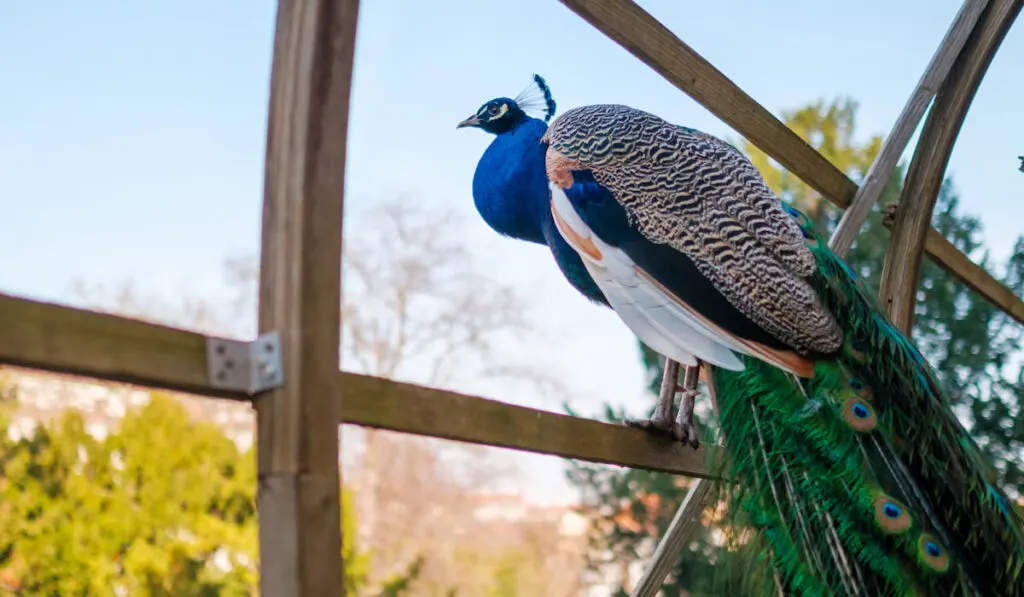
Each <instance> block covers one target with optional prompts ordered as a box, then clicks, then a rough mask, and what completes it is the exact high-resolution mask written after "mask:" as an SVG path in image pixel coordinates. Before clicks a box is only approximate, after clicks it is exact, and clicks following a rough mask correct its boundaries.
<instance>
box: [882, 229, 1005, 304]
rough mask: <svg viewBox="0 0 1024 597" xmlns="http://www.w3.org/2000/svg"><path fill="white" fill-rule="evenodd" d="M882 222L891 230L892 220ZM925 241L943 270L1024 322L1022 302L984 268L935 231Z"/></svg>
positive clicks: (927, 235)
mask: <svg viewBox="0 0 1024 597" xmlns="http://www.w3.org/2000/svg"><path fill="white" fill-rule="evenodd" d="M883 222H885V226H886V228H888V229H889V230H890V231H891V230H892V223H891V222H889V221H886V220H883ZM924 242H925V246H926V247H930V249H929V252H930V253H931V255H932V258H933V259H934V260H935V261H936V262H937V263H938V264H939V265H941V266H942V267H943V268H944V269H945V270H946V271H948V272H949V273H951V274H952V275H953V276H954V277H955V278H956V279H957V280H960V282H962V283H963V284H964V285H965V286H967V287H968V288H970V289H971V290H973V291H975V292H977V293H978V294H979V295H981V296H985V297H988V299H989V300H990V301H992V303H993V304H995V306H997V307H999V308H1000V309H1002V310H1003V312H1005V313H1006V314H1007V315H1009V316H1010V317H1012V318H1013V319H1014V320H1015V321H1017V323H1020V324H1024V302H1021V300H1020V298H1018V297H1017V295H1015V294H1014V293H1013V291H1011V290H1010V289H1009V288H1007V287H1006V286H1004V285H1003V284H1002V283H1000V282H999V281H998V280H996V279H995V278H993V277H992V274H990V273H988V272H987V271H985V269H984V268H983V267H981V266H980V265H978V264H977V263H974V262H973V261H971V260H970V259H969V258H968V257H967V256H966V255H964V254H963V252H962V251H960V250H959V249H957V248H956V247H955V246H953V243H951V242H949V241H948V240H946V238H945V237H943V236H942V235H941V234H939V233H938V232H936V231H935V230H933V229H932V230H928V233H927V234H926V235H925V241H924Z"/></svg>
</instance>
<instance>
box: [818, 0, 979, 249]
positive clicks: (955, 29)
mask: <svg viewBox="0 0 1024 597" xmlns="http://www.w3.org/2000/svg"><path fill="white" fill-rule="evenodd" d="M988 2H989V0H967V1H966V2H964V5H963V6H962V7H961V8H960V12H958V13H957V15H956V18H955V19H953V23H952V24H951V25H950V26H949V29H948V30H947V31H946V36H945V37H944V38H943V40H942V43H941V44H939V48H938V49H937V50H936V51H935V54H934V55H933V56H932V59H931V62H929V63H928V67H927V68H926V69H925V71H924V74H923V75H921V80H920V81H918V83H917V87H916V88H915V89H914V91H913V92H912V93H911V94H910V98H909V99H908V100H907V103H906V105H905V106H904V107H903V111H902V112H901V113H900V115H899V117H898V118H897V119H896V124H894V125H893V127H892V131H891V132H890V133H889V135H888V136H887V137H886V138H885V142H884V143H883V144H882V149H881V150H879V152H878V155H877V156H876V157H875V161H874V163H872V164H871V168H869V169H868V173H867V174H866V175H865V176H864V180H863V182H861V186H860V188H859V189H857V193H856V194H855V195H854V197H853V202H852V203H851V204H850V206H849V207H848V208H847V210H846V211H845V212H843V217H842V218H841V219H840V220H839V225H838V226H836V230H835V232H833V233H832V238H830V239H829V241H828V246H829V248H831V249H832V251H834V252H835V253H836V254H837V255H839V256H840V257H846V255H847V253H849V252H850V247H852V246H853V241H854V240H856V238H857V235H858V234H859V233H860V230H861V228H862V227H863V226H864V222H866V221H867V219H868V215H869V214H870V213H871V209H872V208H873V207H874V206H875V204H876V203H878V199H879V198H880V197H881V196H882V191H883V190H884V189H885V185H886V183H887V182H889V178H891V177H892V173H893V171H894V170H895V169H896V166H897V164H898V163H899V159H900V156H901V155H902V154H903V150H904V149H906V147H907V143H909V142H910V137H911V136H913V134H914V131H915V130H916V129H917V125H918V123H919V122H921V117H922V116H924V112H925V110H926V109H927V108H928V104H930V103H931V101H932V98H933V97H935V94H936V93H937V92H938V90H939V85H941V84H942V82H943V81H944V80H945V79H946V75H947V74H948V73H949V70H950V68H952V66H953V61H954V60H956V57H957V56H959V55H960V51H961V49H962V48H963V47H964V44H965V43H967V38H968V36H969V35H970V34H971V31H973V30H974V26H975V24H976V23H977V22H978V18H979V17H980V16H981V13H982V11H983V10H984V9H985V7H986V6H988Z"/></svg>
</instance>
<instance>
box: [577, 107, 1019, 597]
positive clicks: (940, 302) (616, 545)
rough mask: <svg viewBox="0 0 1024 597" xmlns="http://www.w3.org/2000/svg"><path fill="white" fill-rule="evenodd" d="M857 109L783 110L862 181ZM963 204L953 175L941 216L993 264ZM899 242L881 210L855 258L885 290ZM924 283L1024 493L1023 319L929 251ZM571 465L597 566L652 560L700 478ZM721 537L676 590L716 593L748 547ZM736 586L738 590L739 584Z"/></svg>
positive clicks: (828, 220) (700, 549)
mask: <svg viewBox="0 0 1024 597" xmlns="http://www.w3.org/2000/svg"><path fill="white" fill-rule="evenodd" d="M856 108H857V105H856V103H855V102H853V101H851V100H840V101H835V102H832V103H830V104H826V103H824V102H817V103H814V104H811V105H809V106H806V107H803V108H801V109H799V110H796V111H791V112H786V113H784V114H783V120H784V121H785V122H786V124H787V126H789V127H790V128H792V129H793V130H794V131H795V132H797V134H799V135H800V136H801V137H802V138H804V139H805V140H806V141H808V143H810V145H811V146H812V147H814V148H815V149H817V150H818V151H819V152H821V153H822V154H823V155H824V156H825V157H826V158H828V159H829V160H830V161H831V162H832V163H833V164H834V165H835V166H836V167H837V168H839V169H840V170H842V171H843V172H845V173H846V174H847V175H848V176H850V177H851V178H853V179H854V180H860V179H862V178H863V176H864V174H865V173H866V172H867V169H868V167H870V164H871V163H872V161H873V160H874V158H875V155H876V154H877V152H878V150H879V148H880V145H881V139H880V138H878V137H874V138H871V139H869V140H868V141H867V142H866V143H858V142H857V141H856V140H855V138H854V135H855V124H856V118H855V117H856ZM735 144H736V145H737V147H740V148H741V149H742V150H743V151H744V152H745V153H746V154H747V155H748V156H749V157H750V158H751V160H752V161H753V163H754V164H755V165H756V166H757V167H758V169H759V170H760V171H761V172H762V174H763V175H764V178H765V180H766V182H767V183H768V185H769V186H770V187H771V188H772V190H773V191H774V192H775V193H776V194H777V195H778V196H779V197H781V198H782V199H783V200H784V201H788V202H791V203H793V204H794V205H796V206H797V207H799V208H800V209H801V210H803V211H805V212H806V213H808V215H810V216H811V217H812V218H813V220H814V221H815V223H816V225H817V226H818V227H819V230H820V231H822V232H824V233H825V234H826V235H827V234H829V233H831V231H832V230H834V228H835V226H836V224H837V223H838V219H839V215H840V212H839V210H837V209H836V208H834V206H832V205H831V204H830V203H828V202H827V201H825V200H824V199H823V198H822V197H821V196H820V195H819V194H818V193H817V192H816V191H814V190H813V189H811V188H810V187H809V186H807V185H806V184H805V183H804V182H802V181H800V180H799V179H797V178H796V177H795V176H793V175H792V174H791V173H789V172H787V171H785V170H784V169H782V168H780V167H779V166H778V165H777V164H776V163H774V162H773V161H772V160H770V159H769V158H768V156H767V155H766V154H764V152H762V151H760V150H758V149H757V148H756V147H754V146H752V145H751V144H750V143H749V142H746V141H743V142H739V143H735ZM902 180H903V171H902V168H901V169H899V170H898V171H897V172H895V173H894V175H893V177H892V178H891V180H890V181H889V183H888V185H887V186H886V188H885V191H884V193H883V195H882V197H881V199H880V201H879V203H880V204H881V205H886V204H890V203H895V202H897V201H898V200H899V196H900V190H901V185H902ZM959 204H960V199H959V196H958V195H957V193H956V190H955V188H954V186H953V184H952V182H951V181H950V180H948V179H947V180H946V181H945V184H944V185H943V187H942V188H941V192H940V195H939V201H938V203H937V205H936V208H935V214H934V217H933V225H934V226H935V228H936V229H937V230H938V231H939V232H940V233H941V234H942V235H943V236H944V237H945V238H947V239H948V240H949V241H950V242H952V243H953V244H954V245H955V246H956V247H957V248H958V249H960V250H961V251H963V252H964V253H965V254H966V255H968V256H969V257H970V258H971V259H972V260H974V261H975V262H976V263H978V264H979V265H981V266H982V267H984V268H985V269H987V270H989V271H990V272H992V271H993V269H994V267H993V263H992V260H991V259H990V257H989V255H988V253H987V251H985V250H984V249H983V244H982V237H981V235H982V227H981V224H980V222H979V221H978V220H977V219H976V218H973V217H971V216H967V215H963V214H962V213H961V210H960V206H959ZM888 244H889V233H888V231H887V230H886V228H885V226H884V225H883V221H882V214H881V211H880V210H878V209H876V210H874V211H873V212H872V214H871V216H870V217H869V219H868V221H867V223H866V224H865V226H864V228H863V229H862V230H861V233H860V235H859V236H858V239H857V242H856V243H855V245H854V247H853V249H852V250H851V252H850V255H849V256H848V259H847V261H848V262H849V263H850V265H851V266H852V267H853V268H854V270H855V271H857V273H858V274H859V275H860V276H861V277H862V278H864V279H865V280H866V281H867V282H868V284H869V285H870V286H871V288H872V289H873V290H874V291H875V292H877V291H878V286H879V283H880V279H881V272H882V264H883V261H884V258H885V251H886V249H887V248H888ZM996 277H997V278H999V277H1000V276H996ZM1001 278H1002V281H1003V283H1004V284H1006V285H1007V286H1008V287H1009V288H1010V289H1011V290H1012V291H1014V292H1015V293H1016V294H1018V295H1020V294H1021V293H1022V291H1024V239H1021V240H1018V242H1017V244H1016V246H1015V248H1014V252H1013V255H1012V256H1011V257H1010V259H1009V261H1008V263H1007V265H1006V267H1005V268H1004V272H1003V274H1002V276H1001ZM919 288H920V291H919V293H918V306H917V310H916V316H915V321H914V326H913V339H914V341H915V342H916V343H917V345H918V346H919V347H920V348H921V351H922V352H923V354H924V355H925V356H926V357H927V358H928V359H929V361H930V362H931V363H932V365H933V366H935V367H936V369H937V370H938V372H939V374H940V377H941V379H942V381H943V383H945V384H946V386H947V388H948V389H949V390H950V395H951V396H952V398H953V401H954V403H955V404H956V406H957V409H958V414H959V415H960V417H961V420H963V421H964V423H965V424H966V425H968V428H970V429H971V430H972V432H973V434H974V435H975V437H976V439H977V440H978V442H979V443H980V444H981V446H982V447H983V449H984V450H985V452H986V454H988V455H989V456H990V457H991V458H992V459H993V462H995V463H996V465H997V467H998V470H999V471H1000V476H1001V479H1000V481H1001V482H1002V483H1003V484H1004V486H1005V487H1006V488H1007V489H1008V490H1009V491H1010V492H1011V494H1014V495H1017V496H1019V495H1021V493H1024V418H1021V417H1020V416H1019V413H1021V412H1024V410H1022V409H1024V374H1022V372H1021V370H1020V368H1019V367H1018V366H1016V365H1015V364H1014V363H1012V362H1011V361H1012V358H1013V357H1014V355H1015V351H1016V349H1017V347H1018V346H1019V344H1020V340H1021V338H1022V330H1021V326H1019V325H1017V324H1016V323H1015V322H1014V321H1012V320H1011V319H1010V318H1009V317H1008V316H1007V315H1005V314H1003V313H1002V312H1000V311H999V309H998V308H996V307H995V306H993V305H992V304H991V303H989V302H988V301H986V300H985V299H984V298H982V297H980V296H979V295H977V294H975V293H974V292H972V291H970V290H969V289H967V288H966V287H965V286H963V285H962V284H961V283H960V282H959V281H958V280H956V279H955V278H954V277H953V276H952V275H950V274H948V273H947V272H945V271H944V270H942V269H941V268H940V267H939V266H937V265H936V264H934V263H932V262H931V261H929V260H925V262H924V265H923V268H922V275H921V283H920V287H919ZM640 353H641V359H642V361H643V363H644V366H645V368H646V369H647V372H648V378H649V380H650V392H651V396H652V399H653V397H654V396H656V395H657V391H658V387H659V385H660V383H661V370H662V366H663V362H662V361H661V360H660V357H659V356H658V355H656V354H655V353H654V352H652V351H651V350H650V349H649V348H647V347H646V346H644V345H643V344H640ZM698 400H701V399H700V398H698ZM705 412H706V411H705ZM624 417H625V412H624V410H623V409H615V408H613V407H611V406H610V405H606V406H605V412H604V417H603V418H604V419H605V420H607V421H611V422H619V421H621V420H622V419H623V418H624ZM703 419H705V422H706V423H708V424H711V423H712V421H710V420H706V417H704V418H703ZM567 474H568V478H569V480H570V482H571V483H572V484H573V485H575V486H577V487H578V488H579V489H580V492H581V496H582V498H583V499H582V502H583V504H584V505H583V512H584V513H585V514H586V515H587V516H588V517H589V518H590V520H591V523H592V525H591V532H590V536H589V541H590V558H589V565H590V566H591V567H592V568H595V569H608V567H609V564H610V563H612V562H614V563H615V565H616V566H617V567H619V568H622V567H624V566H625V565H627V564H628V563H629V562H632V561H636V560H637V559H639V558H647V557H649V555H650V553H651V551H652V550H653V548H654V546H655V545H656V543H657V540H658V539H659V538H660V537H661V536H662V535H663V534H664V532H665V530H666V529H667V528H668V525H669V523H670V521H671V520H672V517H673V516H674V514H675V512H676V510H677V509H678V507H679V505H680V504H681V502H682V500H683V497H684V496H685V495H686V491H687V489H688V488H689V484H690V483H689V480H687V479H685V478H681V477H676V476H673V475H668V474H664V473H651V472H647V471H640V470H632V469H612V468H610V467H605V466H600V465H591V464H588V463H578V462H570V464H569V470H568V473H567ZM708 514H709V513H705V516H706V517H707V516H708ZM710 537H711V535H709V534H707V533H705V535H704V536H701V537H697V538H696V540H695V541H693V542H692V543H691V544H690V546H689V549H688V550H685V551H684V553H683V557H682V558H681V559H680V561H679V562H678V563H677V566H676V568H675V569H674V570H673V572H672V573H671V574H670V576H669V578H668V579H667V580H666V585H665V587H664V589H663V595H664V596H665V597H682V596H683V595H689V596H691V597H698V596H702V595H710V594H711V593H710V592H709V591H710V589H709V587H710V586H711V582H710V581H711V580H712V579H713V577H714V571H715V562H716V561H717V560H718V559H719V558H724V557H744V555H749V554H742V553H740V554H736V553H728V552H725V551H724V550H721V549H720V548H719V547H718V546H717V542H716V541H710V540H709V539H710ZM633 580H634V581H635V579H633ZM621 591H622V593H621V594H622V595H626V594H628V593H627V592H626V591H625V589H622V590H621ZM730 594H731V595H738V594H740V591H739V590H737V591H736V592H730Z"/></svg>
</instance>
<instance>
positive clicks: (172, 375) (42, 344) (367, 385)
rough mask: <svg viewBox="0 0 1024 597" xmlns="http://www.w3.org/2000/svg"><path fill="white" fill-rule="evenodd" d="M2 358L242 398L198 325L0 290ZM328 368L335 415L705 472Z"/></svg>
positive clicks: (606, 434)
mask: <svg viewBox="0 0 1024 597" xmlns="http://www.w3.org/2000/svg"><path fill="white" fill-rule="evenodd" d="M0 363H3V364H8V365H17V366H21V367H28V368H32V369H38V370H42V371H50V372H53V373H66V374H72V375H81V376H87V377H91V378H95V379H100V380H106V381H113V382H125V383H131V384H135V385H140V386H145V387H151V388H157V389H167V390H174V391H185V392H189V393H192V394H197V395H205V396H219V397H223V398H231V399H235V400H240V401H248V400H249V397H248V396H246V395H245V394H242V393H226V392H222V391H219V390H215V389H214V388H212V387H211V385H210V383H209V381H208V378H207V373H206V349H205V338H204V337H203V336H202V335H201V334H197V333H195V332H189V331H185V330H180V329H176V328H170V327H166V326H161V325H154V324H151V323H145V322H141V321H136V320H133V319H128V318H124V317H118V316H115V315H105V314H100V313H95V312H93V311H88V310H84V309H74V308H71V307H64V306H59V305H53V304H48V303H41V302H36V301H31V300H27V299H20V298H14V297H10V296H5V295H2V294H0ZM336 370H337V366H335V371H336ZM335 374H336V375H337V376H338V377H339V381H336V382H335V386H336V387H337V386H341V387H344V400H342V399H341V397H340V393H339V392H337V390H335V394H334V399H335V400H336V406H335V414H336V415H338V417H339V418H338V419H337V422H339V423H350V424H354V425H362V426H365V427H375V428H379V429H390V430H393V431H401V432H404V433H414V434H418V435H428V436H436V437H442V438H446V439H451V440H456V441H463V442H469V443H474V444H482V445H490V446H499V447H504V448H511V449H515V450H523V451H528V452H536V453H540V454H552V455H556V456H561V457H564V458H575V459H578V460H586V461H589V462H601V463H607V464H615V465H618V466H628V467H632V468H639V469H646V470H656V471H664V472H669V473H675V474H680V475H687V476H693V477H709V476H710V473H709V472H708V469H707V465H706V464H705V463H706V461H707V460H706V456H705V455H706V452H705V449H704V448H703V447H702V448H701V449H700V450H692V449H690V448H688V447H683V446H682V445H679V444H676V443H674V442H666V441H660V440H658V439H657V438H655V437H652V436H651V435H650V434H648V433H645V432H643V431H641V430H638V429H630V428H628V427H625V426H623V425H611V424H608V423H601V422H599V421H594V420H590V419H582V418H578V417H571V416H568V415H562V414H557V413H551V412H546V411H542V410H536V409H532V408H526V407H521V406H513V405H511V404H505V403H502V402H498V401H495V400H487V399H484V398H478V397H475V396H467V395H465V394H458V393H455V392H448V391H444V390H436V389H431V388H425V387H422V386H417V385H414V384H406V383H398V382H393V381H389V380H386V379H381V378H378V377H370V376H364V375H358V374H355V373H338V372H336V373H335ZM339 412H340V414H338V413H339Z"/></svg>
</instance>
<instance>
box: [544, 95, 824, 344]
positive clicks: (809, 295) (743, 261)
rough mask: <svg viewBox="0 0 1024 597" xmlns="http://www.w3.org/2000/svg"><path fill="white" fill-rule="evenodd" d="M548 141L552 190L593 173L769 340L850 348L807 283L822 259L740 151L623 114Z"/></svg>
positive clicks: (576, 126) (580, 123) (559, 131)
mask: <svg viewBox="0 0 1024 597" xmlns="http://www.w3.org/2000/svg"><path fill="white" fill-rule="evenodd" d="M543 142H545V143H547V144H548V146H549V148H548V152H547V170H548V177H549V178H550V179H551V180H552V181H554V182H556V183H559V184H562V185H563V186H565V182H566V181H567V178H566V177H567V176H571V175H569V171H570V170H589V171H590V172H591V173H592V174H593V176H594V178H595V180H597V181H598V182H599V183H600V184H601V185H603V186H605V187H607V188H608V189H609V190H610V191H611V192H612V194H613V196H614V197H615V199H616V200H617V201H618V202H619V203H621V204H622V206H623V207H624V208H625V210H626V212H627V214H628V216H629V217H630V218H631V220H632V221H633V222H634V223H635V224H636V226H637V228H638V229H639V230H640V232H641V233H642V234H643V235H644V236H645V237H646V238H647V239H649V240H650V241H652V242H655V243H660V244H668V245H669V246H671V247H673V248H674V249H676V250H678V251H680V252H682V253H684V254H686V255H687V257H689V258H690V259H692V260H693V261H694V263H695V264H696V266H697V268H698V270H699V271H700V272H701V274H702V275H703V276H705V277H707V278H708V279H709V280H710V281H711V282H712V283H713V284H714V286H715V288H717V289H718V290H719V291H720V292H721V293H722V294H723V295H724V296H725V297H726V299H727V300H728V301H729V302H730V303H732V304H733V305H734V306H735V307H736V308H737V309H739V310H740V311H741V312H742V313H743V314H744V315H746V316H747V317H749V318H750V319H751V320H753V321H754V322H756V323H757V324H758V325H759V326H761V327H762V328H764V330H765V331H767V332H768V333H770V334H772V335H774V336H776V337H778V338H779V339H780V340H782V341H784V342H786V343H787V344H789V345H790V346H792V347H793V348H794V349H796V350H797V351H799V352H801V353H803V354H831V353H834V352H835V351H836V350H837V349H838V348H839V347H840V346H841V343H842V332H841V330H840V329H839V327H838V326H837V325H836V322H835V320H834V318H833V317H832V315H831V314H830V313H828V312H827V311H826V310H825V309H823V308H822V306H821V304H820V303H819V301H818V299H817V297H816V294H815V293H814V291H813V289H812V288H811V286H810V285H809V284H808V282H807V280H806V278H807V277H808V276H810V275H811V274H812V273H813V272H814V270H815V260H814V255H813V254H812V253H811V252H810V250H809V249H808V248H807V246H806V245H805V238H804V236H803V234H802V232H801V229H800V227H799V226H797V225H795V224H794V222H793V220H792V219H791V218H790V217H788V215H787V213H786V210H785V208H784V206H783V205H782V204H781V202H779V200H778V199H777V198H775V196H774V195H773V194H772V193H771V191H770V190H769V189H768V187H767V186H766V185H765V183H764V180H763V179H762V178H761V176H760V174H759V173H758V172H757V169H756V168H755V167H754V166H753V164H751V163H750V161H749V160H747V158H746V157H744V156H743V155H742V154H741V153H740V152H739V151H737V150H736V149H735V148H733V147H731V146H730V145H728V144H727V143H725V142H723V141H720V140H718V139H716V138H714V137H712V136H710V135H706V134H704V133H701V132H699V131H694V130H692V129H687V128H684V127H679V126H675V125H673V124H670V123H668V122H666V121H664V120H662V119H661V118H658V117H657V116H654V115H652V114H648V113H646V112H642V111H640V110H636V109H633V108H629V107H627V106H619V105H594V106H585V107H582V108H575V109H572V110H569V111H567V112H565V113H564V114H562V115H561V116H559V117H558V118H557V119H555V121H554V122H553V123H552V125H551V127H550V128H549V129H548V131H547V133H546V134H545V136H544V138H543Z"/></svg>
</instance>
